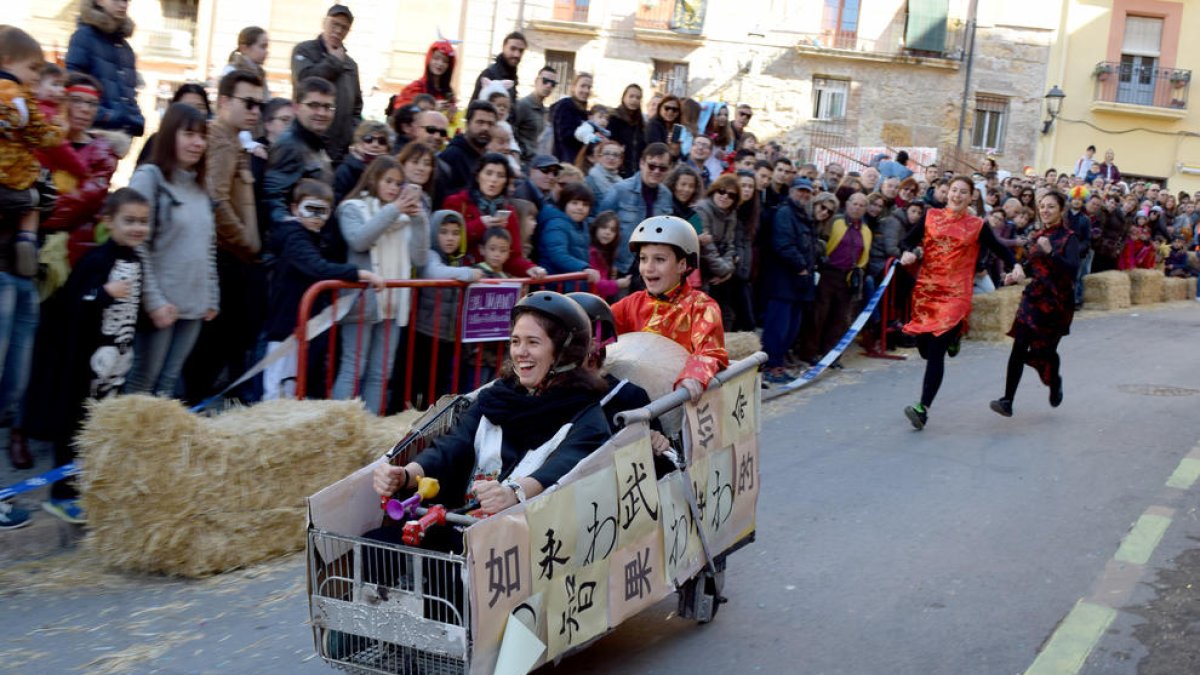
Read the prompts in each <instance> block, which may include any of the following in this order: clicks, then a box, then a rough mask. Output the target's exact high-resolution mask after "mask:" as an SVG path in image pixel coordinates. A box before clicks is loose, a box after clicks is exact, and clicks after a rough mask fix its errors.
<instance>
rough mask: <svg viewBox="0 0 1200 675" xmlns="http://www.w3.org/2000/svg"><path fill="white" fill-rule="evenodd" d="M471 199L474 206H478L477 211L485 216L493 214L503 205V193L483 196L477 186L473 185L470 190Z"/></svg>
mask: <svg viewBox="0 0 1200 675" xmlns="http://www.w3.org/2000/svg"><path fill="white" fill-rule="evenodd" d="M470 195H471V201H473V202H475V206H478V207H479V212H480V213H481V214H482V215H485V216H494V215H496V211H497V210H498V209H501V208H503V207H504V204H505V200H504V195H499V196H497V197H495V198H488V197H485V196H483V193H482V192H480V191H479V187H478V186H474V187H472V188H471V190H470Z"/></svg>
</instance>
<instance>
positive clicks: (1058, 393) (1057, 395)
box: [1050, 375, 1063, 408]
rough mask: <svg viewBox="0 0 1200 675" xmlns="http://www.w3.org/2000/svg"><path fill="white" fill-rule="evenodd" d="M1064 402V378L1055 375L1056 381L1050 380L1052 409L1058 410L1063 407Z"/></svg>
mask: <svg viewBox="0 0 1200 675" xmlns="http://www.w3.org/2000/svg"><path fill="white" fill-rule="evenodd" d="M1062 400H1063V381H1062V376H1060V375H1055V376H1054V379H1052V380H1050V407H1051V408H1057V407H1058V406H1060V405H1062Z"/></svg>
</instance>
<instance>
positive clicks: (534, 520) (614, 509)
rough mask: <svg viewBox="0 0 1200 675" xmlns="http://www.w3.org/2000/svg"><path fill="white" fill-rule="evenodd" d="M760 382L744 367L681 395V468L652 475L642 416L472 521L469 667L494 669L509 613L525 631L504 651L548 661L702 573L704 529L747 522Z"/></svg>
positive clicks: (735, 529) (755, 482) (726, 537)
mask: <svg viewBox="0 0 1200 675" xmlns="http://www.w3.org/2000/svg"><path fill="white" fill-rule="evenodd" d="M758 386H759V384H758V379H757V373H754V372H750V373H748V374H746V375H743V376H741V377H739V378H736V379H734V380H732V381H730V382H728V383H726V384H725V385H724V386H722V387H721V388H719V389H715V390H713V391H710V392H708V393H706V394H705V395H704V396H703V397H702V398H701V400H700V401H699V402H698V403H696V404H694V405H693V404H688V406H687V408H686V411H685V412H686V423H685V429H684V443H685V449H684V456H685V457H687V458H688V459H689V462H688V466H687V467H686V469H685V470H684V471H674V472H671V473H669V474H667V475H665V476H657V475H655V469H654V456H653V451H652V450H651V447H650V429H649V426H648V425H646V424H644V423H639V424H635V425H632V426H630V427H627V428H625V429H623V430H621V431H620V432H619V433H618V434H616V435H615V436H613V438H612V439H610V440H609V441H608V442H607V443H605V444H604V445H603V446H602V447H601V448H600V449H598V450H597V451H596V452H594V453H592V454H591V455H589V456H588V457H587V458H586V459H584V460H583V461H582V462H580V463H579V465H577V466H576V467H575V468H574V469H573V470H572V471H571V472H570V473H568V474H567V475H566V476H564V477H563V478H562V480H561V481H560V482H559V483H558V484H557V485H555V486H552V487H551V488H550V489H549V490H547V491H546V492H545V493H543V494H542V495H539V496H538V497H536V498H534V499H533V500H531V501H529V502H528V503H526V504H521V505H519V506H516V507H514V508H512V509H511V510H510V511H508V512H506V513H505V514H504V515H502V516H497V517H493V518H489V519H486V520H483V521H480V522H479V523H477V524H475V525H473V526H471V527H470V528H469V529H468V530H467V534H466V547H467V558H468V561H469V565H468V574H469V575H470V587H471V589H472V600H473V613H472V617H471V628H472V637H473V649H472V652H473V653H472V662H471V672H472V673H491V672H492V671H493V669H494V668H495V665H496V658H497V656H498V654H499V653H500V647H501V643H502V641H503V640H504V632H505V626H506V625H507V624H508V622H509V615H510V614H512V615H514V616H515V617H517V618H518V619H520V620H521V622H522V624H523V626H525V627H527V628H528V631H529V632H528V633H527V632H525V631H524V630H522V631H520V635H519V636H516V635H514V640H512V641H510V642H511V643H512V644H510V645H509V646H508V647H512V649H510V652H511V651H513V650H515V649H516V647H513V645H515V644H520V645H521V647H520V648H521V649H526V650H534V649H540V648H541V647H542V646H544V648H545V650H544V652H543V653H542V654H541V655H540V656H535V655H534V654H533V652H532V651H530V652H529V654H528V656H529V658H528V659H527V661H529V662H534V661H536V664H535V666H534V667H536V665H540V664H542V663H546V662H549V661H554V660H556V659H557V658H560V657H561V656H563V655H564V654H566V653H568V652H569V651H570V650H572V649H574V648H577V647H580V646H582V645H585V644H587V642H588V641H590V640H592V639H594V638H596V637H598V636H600V635H603V634H604V633H605V632H606V631H608V630H611V629H613V628H615V627H616V626H618V625H619V624H620V623H621V622H623V621H625V620H626V619H628V618H629V617H631V616H633V615H634V614H637V613H638V612H640V611H642V610H644V609H646V608H648V607H650V606H652V605H654V604H655V603H657V602H658V601H660V600H662V599H663V598H665V597H666V596H667V595H669V594H670V593H671V592H672V591H673V590H674V589H675V587H676V586H677V585H679V584H682V583H684V582H686V581H687V580H688V579H689V578H691V577H692V576H694V575H695V574H696V573H698V572H700V571H701V569H702V568H703V567H704V565H705V564H706V560H705V556H704V552H703V548H702V546H701V539H702V538H703V539H704V540H705V541H707V542H708V546H709V551H710V552H711V553H712V554H713V555H717V554H719V553H721V552H722V551H724V550H726V549H728V548H729V547H730V546H732V545H733V544H735V543H737V542H738V541H740V540H741V539H742V538H744V537H745V536H747V535H749V534H750V533H751V532H753V530H754V511H755V506H756V503H757V500H758V487H759V472H758V443H757V430H758V414H759V397H758ZM534 599H538V600H536V601H535V600H534ZM530 633H534V634H535V635H534V636H533V637H536V640H535V639H533V637H531V636H530ZM518 637H519V638H520V640H519V642H518V640H516V639H515V638H518ZM508 647H506V648H508ZM516 662H521V663H524V662H525V661H522V660H520V659H518V660H516Z"/></svg>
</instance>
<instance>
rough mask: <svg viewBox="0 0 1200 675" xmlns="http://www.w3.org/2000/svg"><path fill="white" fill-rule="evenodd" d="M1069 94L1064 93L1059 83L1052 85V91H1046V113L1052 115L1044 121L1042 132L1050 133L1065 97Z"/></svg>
mask: <svg viewBox="0 0 1200 675" xmlns="http://www.w3.org/2000/svg"><path fill="white" fill-rule="evenodd" d="M1066 97H1067V95H1066V94H1064V93H1063V90H1062V89H1059V88H1058V85H1057V84H1056V85H1054V86H1053V87H1050V91H1048V92H1046V114H1047V115H1049V116H1050V118H1049V119H1047V120H1046V121H1045V122H1043V123H1042V134H1048V133H1050V127H1052V126H1054V120H1055V119H1056V118H1057V117H1058V113H1059V112H1061V111H1062V103H1063V99H1064V98H1066Z"/></svg>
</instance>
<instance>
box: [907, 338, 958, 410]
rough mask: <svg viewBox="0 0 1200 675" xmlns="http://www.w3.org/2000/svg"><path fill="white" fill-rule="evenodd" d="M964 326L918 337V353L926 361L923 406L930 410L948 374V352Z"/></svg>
mask: <svg viewBox="0 0 1200 675" xmlns="http://www.w3.org/2000/svg"><path fill="white" fill-rule="evenodd" d="M961 330H962V324H959V325H957V326H955V327H954V328H951V329H950V330H949V331H947V332H945V333H943V334H941V335H934V334H932V333H922V334H921V335H918V336H917V351H918V352H920V353H921V358H923V359H925V381H924V382H923V383H922V385H921V405H923V406H925V407H926V408H928V407H929V406H931V405H933V399H934V398H936V397H937V393H938V390H939V389H941V388H942V378H943V377H944V376H945V374H946V350H947V349H949V348H950V345H952V344H954V343H955V342H956V341H957V340H958V339H959V331H961Z"/></svg>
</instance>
